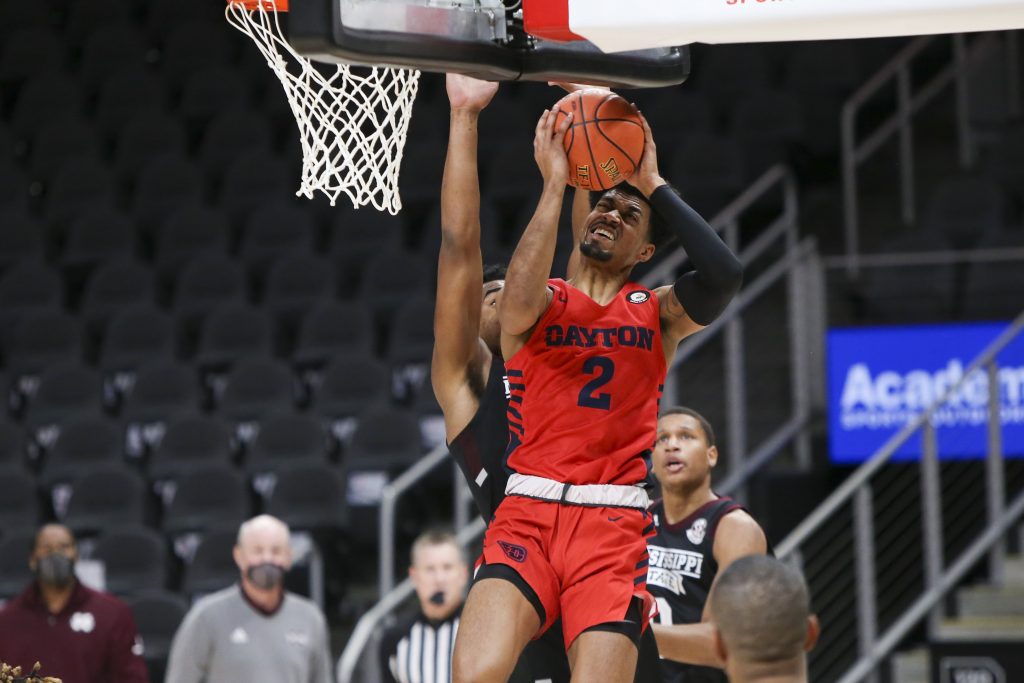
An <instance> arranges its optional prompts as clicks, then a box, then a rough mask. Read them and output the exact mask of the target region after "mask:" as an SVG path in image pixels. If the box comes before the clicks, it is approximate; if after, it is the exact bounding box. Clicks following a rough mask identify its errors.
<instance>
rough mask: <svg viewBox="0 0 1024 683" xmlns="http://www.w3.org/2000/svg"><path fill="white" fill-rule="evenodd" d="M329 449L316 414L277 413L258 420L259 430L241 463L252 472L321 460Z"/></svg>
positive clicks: (275, 469)
mask: <svg viewBox="0 0 1024 683" xmlns="http://www.w3.org/2000/svg"><path fill="white" fill-rule="evenodd" d="M329 451H330V444H329V440H328V437H327V432H326V431H324V428H323V426H322V425H321V424H320V422H319V421H317V420H316V418H314V417H311V416H309V415H298V414H295V413H279V414H276V415H270V416H268V417H264V418H263V419H262V420H261V421H260V433H259V436H257V437H256V438H255V439H254V440H253V442H252V443H251V444H249V449H248V453H247V456H246V460H245V467H246V470H247V471H248V472H250V473H254V474H255V473H263V472H279V471H281V470H283V469H288V468H291V467H295V466H297V465H302V464H308V463H314V464H323V463H325V462H326V461H327V455H328V453H329Z"/></svg>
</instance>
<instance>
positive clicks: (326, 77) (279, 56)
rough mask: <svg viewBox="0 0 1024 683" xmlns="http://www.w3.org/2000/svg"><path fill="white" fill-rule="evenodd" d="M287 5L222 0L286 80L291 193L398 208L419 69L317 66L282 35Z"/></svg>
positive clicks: (276, 0) (270, 0) (280, 0)
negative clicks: (291, 132)
mask: <svg viewBox="0 0 1024 683" xmlns="http://www.w3.org/2000/svg"><path fill="white" fill-rule="evenodd" d="M287 11H288V0H228V6H227V10H226V12H225V15H226V16H227V19H228V22H230V23H231V25H232V26H234V27H235V28H237V29H238V30H239V31H241V32H242V33H245V34H246V35H247V36H249V37H250V38H252V40H253V41H254V42H255V43H256V46H257V47H258V48H259V50H260V52H262V53H263V56H264V57H265V58H266V60H267V65H268V66H270V68H271V69H273V71H274V73H275V74H277V77H278V78H279V79H280V81H281V85H283V86H284V92H285V95H286V96H287V97H288V103H289V105H290V106H291V109H292V113H293V114H294V115H295V120H296V122H297V123H298V126H299V139H300V141H301V143H302V182H301V185H300V187H299V190H298V191H297V192H296V195H298V196H304V197H308V198H310V199H312V198H313V196H314V193H315V192H317V191H319V192H322V193H323V194H325V195H327V197H328V198H329V199H330V201H331V205H332V206H333V205H334V203H335V201H336V200H337V198H338V195H340V194H341V193H342V192H344V193H345V194H346V195H348V197H349V199H350V200H351V201H352V205H353V206H354V207H356V208H358V207H360V206H365V205H366V204H372V205H373V206H374V207H376V208H377V209H378V210H380V211H385V210H386V211H388V212H389V213H392V214H395V213H398V211H399V210H400V209H401V208H402V202H401V199H400V198H399V196H398V170H399V166H400V165H401V162H402V149H403V147H404V146H405V138H406V134H407V132H408V130H409V119H410V116H411V114H412V103H413V100H414V99H415V98H416V89H417V86H418V83H419V75H420V72H419V71H417V70H411V69H396V68H389V67H375V66H367V67H357V66H350V65H348V64H321V65H320V66H319V67H318V66H317V65H315V64H314V63H313V62H312V61H310V60H309V59H307V58H306V57H303V56H302V55H300V54H299V53H298V52H296V51H295V50H294V49H292V46H291V45H290V44H289V43H288V41H287V40H286V39H285V36H284V33H282V31H281V24H280V22H279V20H278V19H279V18H278V13H279V12H287ZM357 69H358V72H357V71H356V70H357Z"/></svg>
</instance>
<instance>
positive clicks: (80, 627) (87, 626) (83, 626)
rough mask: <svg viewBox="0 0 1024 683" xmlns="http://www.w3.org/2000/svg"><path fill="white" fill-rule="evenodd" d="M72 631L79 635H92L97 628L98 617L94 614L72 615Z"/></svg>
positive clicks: (81, 613)
mask: <svg viewBox="0 0 1024 683" xmlns="http://www.w3.org/2000/svg"><path fill="white" fill-rule="evenodd" d="M70 626H71V630H72V631H77V632H78V633H92V632H93V629H95V628H96V617H94V616H93V614H92V612H75V613H74V614H72V615H71V623H70Z"/></svg>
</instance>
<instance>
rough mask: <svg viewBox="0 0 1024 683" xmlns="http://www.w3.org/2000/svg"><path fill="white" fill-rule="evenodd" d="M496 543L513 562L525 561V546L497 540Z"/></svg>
mask: <svg viewBox="0 0 1024 683" xmlns="http://www.w3.org/2000/svg"><path fill="white" fill-rule="evenodd" d="M498 545H500V546H501V549H502V550H503V551H504V552H505V556H506V557H507V558H508V559H510V560H512V561H513V562H519V563H520V564H522V563H523V562H525V561H526V548H524V547H523V546H521V545H516V544H515V543H506V542H505V541H498Z"/></svg>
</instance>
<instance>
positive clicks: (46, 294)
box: [0, 261, 63, 330]
mask: <svg viewBox="0 0 1024 683" xmlns="http://www.w3.org/2000/svg"><path fill="white" fill-rule="evenodd" d="M62 299H63V295H62V293H61V281H60V276H59V275H57V273H56V272H55V271H54V270H52V269H51V268H47V267H46V266H44V265H43V264H42V263H39V262H37V261H25V262H22V263H19V264H17V265H15V266H14V267H12V268H11V269H9V270H8V271H7V272H6V273H4V275H3V277H2V278H0V327H2V328H3V329H6V330H10V329H11V326H12V325H13V324H14V323H15V322H16V321H17V320H18V319H19V318H20V317H21V316H23V315H24V314H26V313H29V312H32V311H44V310H53V309H59V308H60V305H61V301H62Z"/></svg>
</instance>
